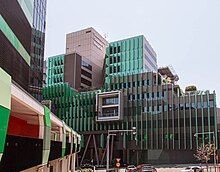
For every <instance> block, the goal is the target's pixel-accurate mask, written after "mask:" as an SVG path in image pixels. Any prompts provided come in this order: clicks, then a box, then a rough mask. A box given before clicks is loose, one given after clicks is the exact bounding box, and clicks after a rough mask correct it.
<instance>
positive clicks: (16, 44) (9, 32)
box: [0, 15, 31, 66]
mask: <svg viewBox="0 0 220 172" xmlns="http://www.w3.org/2000/svg"><path fill="white" fill-rule="evenodd" d="M0 29H1V31H2V32H3V34H4V35H5V36H6V38H7V39H8V40H9V41H10V43H11V44H12V45H13V46H14V48H15V49H16V50H17V51H18V53H19V54H20V55H21V56H22V57H23V59H24V60H25V61H26V62H27V64H28V65H29V66H30V59H31V57H30V55H29V54H28V53H27V51H26V50H25V48H24V47H23V45H22V44H21V42H20V41H19V40H18V38H17V37H16V35H15V34H14V33H13V31H12V30H11V28H10V27H9V26H8V24H7V23H6V21H5V20H4V18H3V17H2V15H0Z"/></svg>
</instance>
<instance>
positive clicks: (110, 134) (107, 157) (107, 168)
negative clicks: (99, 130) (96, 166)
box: [106, 127, 136, 171]
mask: <svg viewBox="0 0 220 172" xmlns="http://www.w3.org/2000/svg"><path fill="white" fill-rule="evenodd" d="M125 132H133V134H134V135H135V134H136V127H132V129H131V130H108V133H107V134H108V135H107V143H106V144H107V146H106V149H107V155H106V171H108V170H109V155H110V152H109V147H110V146H109V143H110V136H115V135H116V134H117V133H125Z"/></svg>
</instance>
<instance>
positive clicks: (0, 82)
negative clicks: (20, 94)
mask: <svg viewBox="0 0 220 172" xmlns="http://www.w3.org/2000/svg"><path fill="white" fill-rule="evenodd" d="M0 90H1V96H0V119H1V120H0V161H1V158H2V156H3V153H4V148H5V140H6V135H7V130H8V121H9V117H10V112H11V76H10V75H8V74H7V73H6V72H5V71H4V70H3V69H2V68H0Z"/></svg>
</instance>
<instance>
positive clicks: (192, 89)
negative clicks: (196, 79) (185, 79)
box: [185, 85, 197, 92]
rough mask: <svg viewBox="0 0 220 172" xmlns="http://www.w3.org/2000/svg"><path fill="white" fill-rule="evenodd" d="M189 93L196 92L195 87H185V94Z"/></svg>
mask: <svg viewBox="0 0 220 172" xmlns="http://www.w3.org/2000/svg"><path fill="white" fill-rule="evenodd" d="M189 91H197V88H196V86H195V85H190V86H187V87H186V88H185V92H189Z"/></svg>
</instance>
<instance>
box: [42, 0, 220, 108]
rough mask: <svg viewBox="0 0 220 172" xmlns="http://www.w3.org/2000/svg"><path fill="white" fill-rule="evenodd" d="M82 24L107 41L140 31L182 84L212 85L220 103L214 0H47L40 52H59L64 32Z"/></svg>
mask: <svg viewBox="0 0 220 172" xmlns="http://www.w3.org/2000/svg"><path fill="white" fill-rule="evenodd" d="M87 27H94V28H95V29H96V30H97V31H98V32H99V33H100V34H101V35H103V36H104V34H106V35H107V40H108V41H109V42H112V41H116V40H120V39H124V38H128V37H131V36H136V35H141V34H143V35H145V37H146V39H147V40H148V41H149V43H150V44H151V45H152V47H153V48H154V50H155V51H156V53H157V58H158V64H159V66H166V65H172V66H173V68H174V69H175V71H176V73H177V74H178V75H179V77H180V80H179V84H180V86H181V88H182V89H184V88H185V86H187V85H196V86H197V88H198V89H201V90H207V89H209V90H211V91H213V90H216V92H217V101H218V105H220V0H111V1H107V0H48V5H47V32H46V51H45V56H46V57H49V56H52V55H57V54H62V53H64V52H65V35H66V33H69V32H73V31H77V30H80V29H84V28H87Z"/></svg>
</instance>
